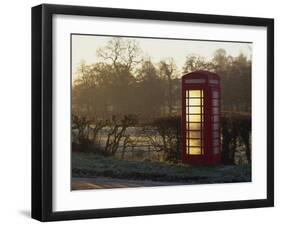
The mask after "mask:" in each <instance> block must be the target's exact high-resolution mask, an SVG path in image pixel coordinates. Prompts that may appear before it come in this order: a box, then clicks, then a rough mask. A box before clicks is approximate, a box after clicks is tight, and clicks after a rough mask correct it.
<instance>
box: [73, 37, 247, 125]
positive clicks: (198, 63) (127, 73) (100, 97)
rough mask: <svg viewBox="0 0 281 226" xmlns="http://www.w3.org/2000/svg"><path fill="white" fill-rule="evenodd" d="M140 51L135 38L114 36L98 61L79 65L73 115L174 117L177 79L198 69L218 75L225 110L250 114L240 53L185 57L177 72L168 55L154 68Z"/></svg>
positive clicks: (244, 61)
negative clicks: (235, 54)
mask: <svg viewBox="0 0 281 226" xmlns="http://www.w3.org/2000/svg"><path fill="white" fill-rule="evenodd" d="M141 53H142V51H141V49H140V47H139V45H138V43H137V42H136V41H135V40H131V39H123V38H113V39H112V40H110V41H109V42H108V43H107V45H106V46H104V47H101V48H100V49H98V50H97V56H98V59H99V61H98V62H97V63H93V64H86V63H85V62H82V63H81V64H80V65H79V67H78V69H77V72H76V73H77V75H76V78H75V80H74V81H73V91H72V110H73V113H74V114H76V115H80V116H86V117H87V118H90V119H91V118H100V117H103V118H109V117H111V116H112V115H117V116H122V115H128V114H134V115H137V116H138V118H139V119H141V120H140V121H147V120H151V119H155V118H157V117H159V116H161V117H163V116H169V115H177V114H179V113H180V109H181V102H180V100H181V92H180V90H181V79H180V77H181V75H182V74H184V73H189V72H192V71H195V70H199V69H203V70H210V71H214V72H216V73H218V74H219V75H220V76H221V81H222V103H223V104H222V107H223V110H224V111H243V112H250V111H251V60H250V59H247V57H246V56H244V55H243V54H240V55H239V56H238V57H232V56H229V55H227V53H226V51H225V50H223V49H218V50H217V51H216V52H215V53H214V56H213V58H212V59H211V60H209V61H208V60H206V59H205V58H203V57H201V56H197V55H187V57H186V61H185V64H184V67H183V68H182V70H181V71H180V70H179V69H178V68H177V66H176V63H175V61H174V59H173V58H172V57H167V58H163V59H162V60H161V61H160V62H159V63H156V64H155V63H153V62H152V61H151V59H150V57H142V56H141Z"/></svg>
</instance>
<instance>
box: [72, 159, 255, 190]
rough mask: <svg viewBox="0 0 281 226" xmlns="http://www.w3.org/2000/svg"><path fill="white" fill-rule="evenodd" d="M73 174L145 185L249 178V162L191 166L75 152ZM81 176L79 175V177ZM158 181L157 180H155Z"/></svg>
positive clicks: (219, 181)
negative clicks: (245, 163) (247, 163)
mask: <svg viewBox="0 0 281 226" xmlns="http://www.w3.org/2000/svg"><path fill="white" fill-rule="evenodd" d="M72 178H73V181H77V180H78V179H79V178H81V179H82V178H84V180H85V178H89V180H93V179H96V181H106V183H107V184H108V183H109V184H110V181H114V180H115V181H116V180H120V181H121V182H122V180H123V181H126V180H129V181H130V183H133V182H134V181H135V182H136V184H142V183H138V182H139V181H145V183H143V186H149V184H151V186H157V185H158V184H159V185H161V184H162V183H163V184H165V183H171V184H175V183H176V184H207V183H233V182H250V181H251V166H250V165H219V166H188V165H183V164H172V163H166V162H152V161H129V160H120V159H117V158H114V157H103V156H100V155H95V154H91V153H73V154H72ZM77 178H78V179H77ZM156 182H158V183H156Z"/></svg>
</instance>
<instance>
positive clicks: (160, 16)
mask: <svg viewBox="0 0 281 226" xmlns="http://www.w3.org/2000/svg"><path fill="white" fill-rule="evenodd" d="M55 14H63V15H81V16H97V17H111V18H128V19H147V20H162V21H181V22H196V23H211V24H227V25H247V26H258V27H266V28H267V198H266V199H257V200H246V201H245V200H241V201H225V202H209V203H194V204H170V205H160V206H143V207H129V208H109V209H94V210H73V211H63V212H54V211H53V210H52V199H53V195H52V135H53V134H52V122H53V121H52V109H53V108H52V106H53V102H52V98H53V94H52V87H53V83H52V82H53V79H52V47H53V46H52V18H53V15H55ZM273 150H274V20H273V19H268V18H253V17H238V16H221V15H220V16H219V15H203V14H189V13H177V12H161V11H144V10H132V9H117V8H98V7H83V6H66V5H49V4H43V5H39V6H35V7H33V8H32V218H34V219H37V220H40V221H56V220H72V219H86V218H105V217H122V216H135V215H150V214H168V213H181V212H195V211H210V210H228V209H243V208H257V207H270V206H274V153H273Z"/></svg>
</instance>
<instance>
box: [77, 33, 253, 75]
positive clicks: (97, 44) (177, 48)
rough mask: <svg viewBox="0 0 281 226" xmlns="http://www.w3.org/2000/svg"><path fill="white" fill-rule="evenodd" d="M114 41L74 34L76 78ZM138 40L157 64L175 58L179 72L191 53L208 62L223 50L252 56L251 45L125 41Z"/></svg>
mask: <svg viewBox="0 0 281 226" xmlns="http://www.w3.org/2000/svg"><path fill="white" fill-rule="evenodd" d="M110 39H112V37H108V36H93V35H72V72H73V77H72V78H73V79H74V78H75V71H76V69H77V66H78V65H79V64H80V63H81V61H82V60H84V61H85V62H86V63H87V64H92V63H96V62H98V58H97V56H96V50H97V49H98V48H101V47H103V46H105V45H106V44H107V42H108V41H109V40H110ZM125 39H135V40H136V41H137V42H138V43H139V47H140V48H141V50H142V55H143V56H150V57H151V60H152V62H153V63H158V62H159V61H160V60H161V59H164V58H167V57H173V58H174V60H175V63H176V65H177V67H178V69H179V70H181V69H182V67H183V65H184V62H185V58H186V56H188V55H189V54H196V55H200V56H202V57H205V58H206V59H211V58H212V56H213V54H214V52H215V51H216V50H217V49H219V48H223V49H225V50H226V52H227V54H228V55H232V56H237V55H239V54H240V53H243V54H244V55H246V56H247V57H249V56H250V55H251V51H252V47H251V44H249V43H233V42H214V41H194V40H170V39H149V38H127V37H126V38H125Z"/></svg>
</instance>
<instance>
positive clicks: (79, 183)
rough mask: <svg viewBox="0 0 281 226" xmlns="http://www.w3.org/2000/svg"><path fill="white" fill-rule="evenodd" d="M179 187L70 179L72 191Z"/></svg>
mask: <svg viewBox="0 0 281 226" xmlns="http://www.w3.org/2000/svg"><path fill="white" fill-rule="evenodd" d="M170 185H179V183H172V182H160V181H159V182H158V181H145V180H127V179H116V178H107V177H97V178H78V177H74V178H72V182H71V189H72V190H86V189H104V188H130V187H152V186H170Z"/></svg>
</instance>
